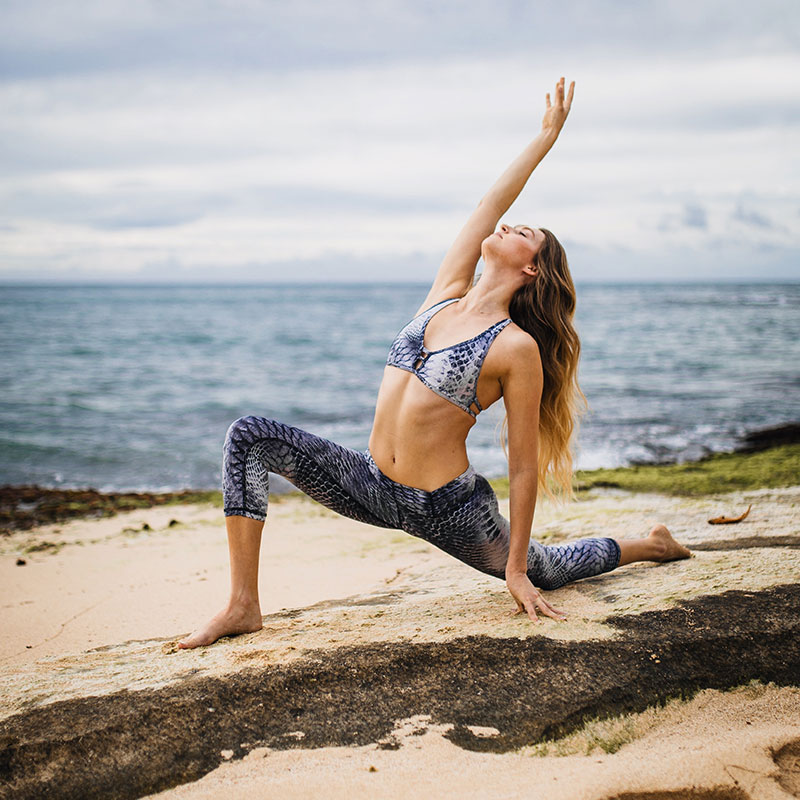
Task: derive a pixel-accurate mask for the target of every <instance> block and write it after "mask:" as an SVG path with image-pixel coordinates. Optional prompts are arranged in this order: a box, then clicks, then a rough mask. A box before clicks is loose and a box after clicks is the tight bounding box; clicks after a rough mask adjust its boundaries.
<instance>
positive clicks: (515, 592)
mask: <svg viewBox="0 0 800 800" xmlns="http://www.w3.org/2000/svg"><path fill="white" fill-rule="evenodd" d="M506 586H508V591H509V592H511V596H512V597H513V598H514V600H515V601H516V603H517V610H516V611H514V612H512V616H514V615H516V614H522V613H523V612H527V613H528V616H529V617H530V618H531V619H532V620H533V621H534V622H539V617H537V616H536V609H537V608H538V609H539V611H540V612H541V613H542V614H545V615H547V616H548V617H552V618H553V619H557V620H559V621H561V622H563V621H564V620H565V619H566V618H567V615H566V614H565V613H564V612H563V611H559V610H558V609H557V608H553V606H551V605H550V603H548V602H547V600H545V599H544V597H543V596H542V594H541V592H539V590H538V589H537V588H536V587H535V586H534V585H533V584H532V583H531V581H530V578H528V576H527V575H525V574H524V573H522V572H520V573H517V574H514V575H507V576H506Z"/></svg>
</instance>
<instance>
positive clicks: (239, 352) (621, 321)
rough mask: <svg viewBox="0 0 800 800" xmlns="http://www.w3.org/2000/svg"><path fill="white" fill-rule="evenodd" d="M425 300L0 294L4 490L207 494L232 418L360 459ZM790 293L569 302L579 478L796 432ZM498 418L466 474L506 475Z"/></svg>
mask: <svg viewBox="0 0 800 800" xmlns="http://www.w3.org/2000/svg"><path fill="white" fill-rule="evenodd" d="M427 289H428V287H427V286H423V285H410V284H404V285H397V286H389V285H342V284H339V285H329V286H319V285H316V286H307V285H303V286H288V285H272V286H174V287H165V286H157V287H156V286H152V287H147V286H92V287H81V286H72V287H56V286H49V287H48V286H37V287H23V286H15V287H11V286H6V287H0V354H1V357H0V386H2V389H1V390H0V483H2V484H22V483H38V484H41V485H44V486H50V487H86V486H92V487H94V488H97V489H101V490H106V491H110V490H138V491H142V490H172V489H180V488H197V489H201V488H216V487H219V486H220V476H221V466H222V444H223V441H224V437H225V432H226V430H227V428H228V426H229V425H230V423H231V422H233V420H235V419H236V418H237V417H240V416H242V415H245V414H259V415H264V416H268V417H273V418H276V419H280V420H282V421H284V422H287V423H289V424H292V425H297V426H300V427H302V428H304V429H306V430H309V431H311V432H313V433H316V434H319V435H321V436H325V437H327V438H330V439H333V440H334V441H336V442H339V443H340V444H343V445H346V446H348V447H353V448H357V449H360V450H363V449H364V448H365V447H366V446H367V440H368V436H369V431H370V427H371V424H372V418H373V412H374V402H375V396H376V393H377V390H378V385H379V383H380V380H381V375H382V373H383V369H384V364H385V360H386V355H387V351H388V349H389V346H390V344H391V342H392V339H393V338H394V336H395V334H396V333H397V331H398V330H399V329H400V328H401V327H402V326H403V325H404V324H405V323H406V322H407V321H408V320H409V318H410V317H411V316H412V315H413V313H414V312H415V311H416V310H417V308H418V307H419V305H420V304H421V303H422V301H423V300H424V298H425V295H426V294H427ZM799 311H800V284H784V285H773V284H748V285H744V284H722V285H709V284H683V285H668V284H661V285H654V284H648V285H645V284H641V285H620V284H614V285H596V284H593V285H584V286H578V310H577V313H576V326H577V328H578V332H579V334H580V337H581V341H582V348H583V349H582V355H581V362H580V371H579V378H580V383H581V386H582V388H583V390H584V392H585V394H586V396H587V398H588V402H589V407H590V411H589V413H588V414H587V415H586V416H585V417H584V418H583V420H582V423H581V426H580V431H579V435H578V438H577V442H576V450H577V465H578V466H579V467H585V468H592V467H599V466H619V465H625V464H630V463H633V462H637V463H638V462H653V463H659V462H669V461H678V462H680V461H684V460H687V459H694V458H698V457H701V456H703V455H706V454H708V453H711V452H716V451H722V450H728V449H731V448H732V447H733V446H735V444H736V442H737V441H738V438H739V437H740V436H741V435H742V434H743V433H745V432H746V431H748V430H752V429H756V428H760V427H765V426H769V425H776V424H780V423H784V422H789V421H797V420H798V418H800V313H798V312H799ZM503 413H504V411H503V404H502V402H498V403H496V404H495V406H493V407H492V408H491V409H489V410H488V411H486V412H485V413H484V414H482V415H481V416H480V417H479V419H478V423H477V425H476V426H475V427H474V428H473V430H472V431H471V433H470V436H469V440H468V449H469V456H470V460H471V461H472V463H473V464H474V466H475V467H476V469H477V470H478V471H479V472H482V473H483V474H485V475H487V476H489V477H492V476H498V475H502V474H505V473H506V462H505V458H504V456H503V453H502V450H501V447H500V445H499V440H498V433H499V423H500V422H501V421H502V419H503Z"/></svg>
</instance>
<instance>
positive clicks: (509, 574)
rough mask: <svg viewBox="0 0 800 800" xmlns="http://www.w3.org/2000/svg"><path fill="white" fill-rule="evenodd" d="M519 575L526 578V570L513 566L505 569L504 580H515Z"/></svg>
mask: <svg viewBox="0 0 800 800" xmlns="http://www.w3.org/2000/svg"><path fill="white" fill-rule="evenodd" d="M520 575H525V576H526V577H527V575H528V570H527V568H526V567H515V566H513V565H511V566H507V567H506V580H509V579H510V578H517V577H519V576H520Z"/></svg>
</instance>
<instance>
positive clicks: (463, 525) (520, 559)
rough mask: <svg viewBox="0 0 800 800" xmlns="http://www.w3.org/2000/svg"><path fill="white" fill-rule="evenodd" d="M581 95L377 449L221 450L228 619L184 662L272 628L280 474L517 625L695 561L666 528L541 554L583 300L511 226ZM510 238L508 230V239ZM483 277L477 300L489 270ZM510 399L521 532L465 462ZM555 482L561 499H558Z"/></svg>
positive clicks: (439, 325) (550, 120) (487, 235)
mask: <svg viewBox="0 0 800 800" xmlns="http://www.w3.org/2000/svg"><path fill="white" fill-rule="evenodd" d="M574 90H575V83H574V81H573V83H572V84H571V85H570V87H569V93H568V95H567V96H566V98H565V92H564V78H561V79H560V80H559V82H558V84H557V85H556V90H555V97H554V99H553V101H552V102H551V99H550V94H549V93H548V94H547V97H546V110H545V114H544V119H543V122H542V130H541V132H540V133H539V134H538V136H536V138H534V139H533V141H532V142H531V143H530V144H529V145H528V146H527V147H526V148H525V150H524V151H523V152H522V153H521V154H520V155H519V156H518V157H517V158H516V159H515V160H514V161H513V162H512V163H511V165H510V166H509V167H508V168H507V169H506V171H505V172H504V173H503V174H502V175H501V176H500V178H499V179H498V180H497V182H496V183H495V184H494V186H492V188H491V189H490V190H489V191H488V192H487V193H486V195H485V196H484V197H483V199H482V200H481V201H480V203H479V204H478V206H477V208H476V209H475V211H473V213H472V215H471V216H470V218H469V219H468V220H467V223H466V225H465V226H464V228H463V229H462V230H461V232H460V233H459V234H458V236H457V237H456V240H455V241H454V242H453V244H452V246H451V247H450V250H449V251H448V252H447V254H446V256H445V258H444V261H443V262H442V264H441V266H440V268H439V271H438V273H437V275H436V279H435V280H434V282H433V286H432V287H431V290H430V292H429V293H428V296H427V297H426V298H425V301H424V302H423V303H422V306H421V307H420V308H419V310H418V312H417V315H416V316H415V317H414V319H412V320H411V322H409V323H408V325H406V326H405V327H404V328H403V329H402V330H401V331H400V333H399V334H398V335H397V337H396V338H395V340H394V343H393V344H392V346H391V350H390V352H389V357H388V359H387V364H386V368H385V370H384V375H383V380H382V383H381V386H380V390H379V392H378V399H377V406H376V409H375V419H374V424H373V428H372V433H371V435H370V438H369V447H368V449H367V450H364V451H358V450H351V449H349V448H346V447H342V446H340V445H337V444H335V443H333V442H330V441H328V440H327V439H323V438H321V437H319V436H315V435H313V434H311V433H308V432H306V431H303V430H300V429H299V428H295V427H292V426H290V425H286V424H284V423H281V422H279V421H277V420H273V419H268V418H266V417H261V416H246V417H241V418H240V419H238V420H236V421H235V422H234V423H233V424H232V425H231V426H230V428H229V429H228V432H227V436H226V439H225V445H224V450H223V495H224V513H225V519H226V526H227V532H228V544H229V551H230V562H231V594H230V597H229V600H228V602H227V604H226V605H225V607H224V608H223V609H222V611H220V613H219V614H217V615H216V616H215V617H214V618H213V619H211V620H210V621H209V622H208V623H206V625H204V626H203V627H201V628H200V629H199V630H198V631H196V632H195V633H193V634H192V635H191V636H188V637H187V638H186V639H184V640H183V641H182V642H181V643H180V646H181V647H185V648H191V647H198V646H201V645H208V644H210V643H212V642H214V641H216V640H217V639H218V638H219V637H220V636H224V635H230V634H238V633H245V632H251V631H256V630H259V629H260V628H261V624H262V623H261V608H260V605H259V597H258V561H259V550H260V545H261V531H262V528H263V526H264V520H265V519H266V512H267V500H268V494H269V482H268V473H269V472H274V473H277V474H279V475H282V476H284V477H285V478H287V479H288V480H290V481H291V482H292V483H294V484H295V485H296V486H297V487H298V488H299V489H301V490H302V491H303V492H305V493H306V494H308V495H310V496H311V497H313V498H314V499H315V500H318V501H319V502H320V503H322V504H323V505H325V506H327V507H328V508H331V509H333V510H334V511H337V512H338V513H340V514H343V515H345V516H348V517H352V518H354V519H357V520H360V521H362V522H367V523H370V524H373V525H376V526H379V527H384V528H399V529H402V530H404V531H407V532H408V533H410V534H411V535H413V536H418V537H421V538H423V539H425V540H426V541H428V542H430V543H431V544H434V545H436V546H437V547H439V548H441V549H442V550H444V551H445V552H447V553H450V554H451V555H453V556H455V557H456V558H458V559H460V560H461V561H463V562H464V563H466V564H469V565H470V566H472V567H474V568H475V569H478V570H480V571H481V572H484V573H488V574H489V575H493V576H494V577H496V578H500V579H503V580H505V581H506V585H507V587H508V590H509V592H510V593H511V595H512V597H513V598H514V601H515V603H516V611H515V613H521V612H522V613H527V614H528V616H529V618H530V619H531V620H533V621H536V622H539V618H538V616H537V611H538V612H540V613H541V614H542V615H544V616H548V617H551V618H553V619H556V620H563V619H565V618H566V616H565V614H564V613H563V612H562V611H560V610H558V609H557V608H554V607H553V606H552V605H551V604H550V603H549V602H548V600H547V599H546V597H545V596H544V594H543V592H544V591H547V590H552V589H556V588H558V587H560V586H563V585H564V584H566V583H569V582H570V581H575V580H579V579H580V578H586V577H589V576H591V575H598V574H600V573H604V572H610V571H611V570H613V569H616V568H617V567H619V566H622V565H623V564H629V563H631V562H633V561H668V560H672V559H677V558H687V557H688V556H689V555H690V553H689V551H688V550H687V549H686V548H685V547H683V546H682V545H680V544H678V543H677V542H676V541H675V540H674V539H673V538H672V536H671V535H670V533H669V531H668V530H667V529H666V528H665V527H664V526H663V525H657V526H656V527H655V528H653V530H652V531H651V532H650V534H649V536H647V537H645V538H641V539H633V540H623V541H617V540H615V539H612V538H608V537H597V538H588V539H581V540H579V541H575V542H570V543H568V544H560V545H550V546H546V545H542V544H540V543H538V542H537V541H535V540H533V539H531V525H532V523H533V513H534V507H535V505H536V497H537V492H538V491H539V490H540V489H541V490H542V491H544V492H545V493H547V494H561V495H566V496H571V495H572V486H571V481H572V457H571V454H570V449H569V445H570V439H571V436H572V433H573V429H574V427H575V420H576V416H577V414H578V412H579V402H580V401H581V400H583V394H582V392H581V390H580V388H579V386H578V383H577V377H576V376H577V367H578V357H579V354H580V342H579V340H578V336H577V334H576V332H575V329H574V328H573V325H572V319H573V313H574V309H575V287H574V285H573V282H572V278H571V276H570V273H569V268H568V265H567V258H566V255H565V253H564V249H563V248H562V247H561V245H560V244H559V242H558V240H557V239H556V237H555V236H554V235H553V234H552V233H551V232H550V231H548V230H546V229H544V228H534V227H528V226H525V225H517V226H511V225H508V224H505V223H503V224H501V225H500V226H499V228H498V227H497V225H498V222H499V220H500V218H501V217H502V216H503V214H505V213H506V211H507V210H508V208H509V207H510V206H511V204H512V203H513V202H514V200H516V198H517V196H518V195H519V193H520V192H521V191H522V188H523V187H524V186H525V183H526V182H527V180H528V178H529V177H530V175H531V173H532V172H533V170H534V169H535V167H536V166H537V164H539V162H540V161H541V160H542V159H543V158H544V156H545V155H546V154H547V152H548V151H549V150H550V148H551V147H552V146H553V143H554V142H555V141H556V139H557V137H558V135H559V133H560V132H561V129H562V127H563V125H564V122H565V121H566V119H567V115H568V114H569V110H570V106H571V105H572V98H573V94H574ZM495 228H497V230H495ZM480 257H483V261H484V265H485V266H484V270H483V273H482V275H481V277H480V280H478V282H477V283H475V285H473V282H474V276H475V269H476V266H477V263H478V259H479V258H480ZM501 397H502V398H503V402H504V404H505V409H506V420H505V422H506V424H507V453H508V473H509V488H510V521H508V520H506V519H505V518H504V517H503V516H501V514H500V513H499V511H498V505H497V499H496V497H495V494H494V492H493V491H492V488H491V487H490V485H489V483H488V482H487V481H486V479H485V478H483V477H482V476H481V475H479V474H477V473H476V472H475V470H474V469H473V467H472V466H471V465H470V463H469V460H468V458H467V449H466V439H467V434H468V433H469V431H470V428H471V427H472V426H473V425H474V424H475V418H476V417H477V415H478V414H479V413H480V412H481V411H482V410H485V409H487V408H488V407H489V406H491V405H492V404H493V403H495V402H497V401H498V400H499V399H500V398H501ZM548 482H549V483H550V484H551V485H548Z"/></svg>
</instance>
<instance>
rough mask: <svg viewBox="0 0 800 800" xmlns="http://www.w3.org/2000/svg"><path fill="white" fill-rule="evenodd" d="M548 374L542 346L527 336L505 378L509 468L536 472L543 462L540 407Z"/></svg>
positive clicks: (517, 347)
mask: <svg viewBox="0 0 800 800" xmlns="http://www.w3.org/2000/svg"><path fill="white" fill-rule="evenodd" d="M543 382H544V373H543V371H542V360H541V357H540V355H539V346H538V344H537V343H536V340H535V339H534V338H533V337H532V336H530V335H528V334H527V333H522V332H520V337H519V338H518V339H517V340H516V341H515V347H514V350H513V354H512V356H511V358H510V367H509V369H508V370H507V372H506V374H505V376H504V379H503V402H504V403H505V407H506V414H507V415H508V469H509V475H511V474H512V473H514V472H516V471H520V470H527V469H533V470H534V471H538V463H539V460H538V458H539V404H540V402H541V399H542V385H543Z"/></svg>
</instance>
